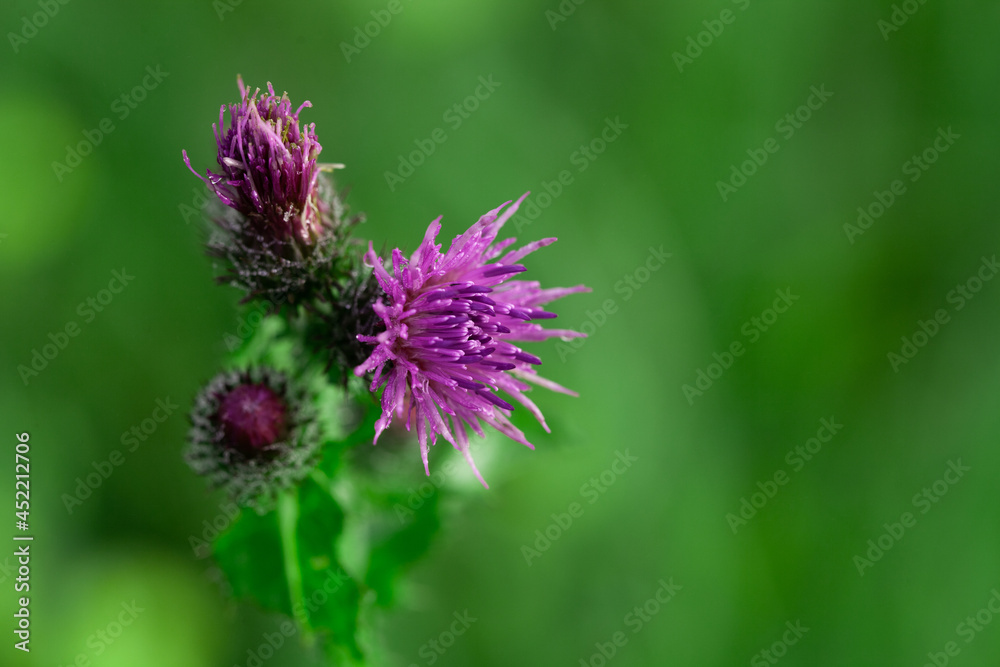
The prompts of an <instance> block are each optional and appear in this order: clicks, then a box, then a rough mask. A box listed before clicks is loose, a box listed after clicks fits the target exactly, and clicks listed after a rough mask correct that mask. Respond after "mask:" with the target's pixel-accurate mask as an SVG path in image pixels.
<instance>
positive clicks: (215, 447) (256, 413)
mask: <svg viewBox="0 0 1000 667" xmlns="http://www.w3.org/2000/svg"><path fill="white" fill-rule="evenodd" d="M191 424H192V427H191V431H190V433H189V436H188V440H189V444H188V450H187V452H186V454H185V458H186V459H187V462H188V463H189V464H190V466H191V468H192V469H194V471H195V472H196V473H198V474H200V475H205V476H206V477H208V479H209V483H210V484H211V485H212V487H216V488H217V487H223V488H225V489H226V490H227V491H228V492H229V494H230V495H231V496H232V497H233V499H234V500H236V501H237V502H238V503H240V504H242V505H250V506H254V507H256V508H257V509H259V510H264V509H267V508H268V507H269V506H270V504H271V502H273V500H274V498H275V496H276V494H277V492H278V491H280V490H281V489H282V488H285V487H287V486H290V485H292V484H294V483H295V482H297V481H299V480H300V479H302V478H303V477H305V476H306V474H308V472H309V470H310V468H311V467H312V464H313V463H314V462H315V458H316V455H317V451H318V446H319V438H318V435H317V430H318V429H317V426H316V423H315V419H314V412H313V409H312V407H311V406H310V401H309V400H308V397H307V396H306V394H305V392H304V391H300V390H298V389H296V388H295V387H294V386H292V385H291V384H290V383H289V381H288V380H287V379H286V377H285V376H284V375H283V374H282V373H279V372H277V371H274V370H272V369H269V368H254V369H251V370H245V371H228V372H224V373H221V374H219V375H217V376H216V377H215V378H214V379H213V380H212V381H211V382H209V383H208V385H206V386H205V388H204V389H202V391H201V393H200V394H199V395H198V397H197V399H196V400H195V404H194V407H193V408H192V410H191Z"/></svg>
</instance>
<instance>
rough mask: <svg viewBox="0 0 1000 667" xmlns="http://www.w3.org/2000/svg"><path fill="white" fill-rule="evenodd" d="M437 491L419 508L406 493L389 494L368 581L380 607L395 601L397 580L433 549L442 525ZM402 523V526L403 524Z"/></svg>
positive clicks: (371, 556)
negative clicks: (388, 509) (410, 503)
mask: <svg viewBox="0 0 1000 667" xmlns="http://www.w3.org/2000/svg"><path fill="white" fill-rule="evenodd" d="M438 497H439V493H438V492H435V493H434V494H433V495H431V496H430V497H429V498H427V499H426V500H425V501H424V502H423V504H422V505H420V507H419V508H417V509H411V508H410V507H409V506H408V505H407V504H406V503H407V498H408V496H407V495H406V494H404V493H399V494H392V495H390V496H387V501H388V502H389V503H391V507H392V512H391V515H386V516H384V517H383V519H384V521H383V524H382V528H383V532H382V535H381V536H380V537H379V538H377V539H375V540H373V543H372V547H371V554H370V558H369V563H368V572H367V573H366V575H365V584H366V585H367V586H368V587H369V588H371V589H372V590H374V591H375V593H376V596H377V597H376V601H377V602H378V604H379V605H380V606H389V605H391V604H392V603H393V602H394V601H395V597H396V595H395V589H396V581H397V579H398V578H399V577H400V576H401V575H402V573H403V572H404V570H406V569H407V568H408V567H409V566H410V565H412V564H413V563H414V562H416V561H417V560H419V559H420V558H421V557H422V556H423V555H424V554H426V553H427V551H428V550H429V549H430V546H431V544H433V541H434V535H435V534H436V533H437V531H438V529H439V528H440V526H441V521H440V518H439V516H438ZM400 526H401V527H400Z"/></svg>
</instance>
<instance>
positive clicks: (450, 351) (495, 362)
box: [355, 193, 589, 486]
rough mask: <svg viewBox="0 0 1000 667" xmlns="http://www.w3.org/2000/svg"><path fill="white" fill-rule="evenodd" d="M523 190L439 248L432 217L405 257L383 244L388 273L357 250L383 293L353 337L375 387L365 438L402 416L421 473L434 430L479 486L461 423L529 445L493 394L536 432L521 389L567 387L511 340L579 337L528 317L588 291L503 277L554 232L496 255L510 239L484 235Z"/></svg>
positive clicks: (493, 231)
mask: <svg viewBox="0 0 1000 667" xmlns="http://www.w3.org/2000/svg"><path fill="white" fill-rule="evenodd" d="M525 197H527V193H525V194H524V195H523V196H522V197H521V198H520V199H518V200H517V201H516V202H515V203H514V204H513V206H510V207H507V206H508V204H510V202H509V201H508V202H506V203H505V204H503V205H502V206H500V207H498V208H496V209H494V210H492V211H490V212H489V213H487V214H486V215H484V216H483V217H481V218H480V219H479V221H478V222H476V223H475V224H474V225H472V227H470V228H469V230H468V231H466V232H465V233H464V234H462V235H460V236H457V237H456V238H455V239H454V240H453V241H452V243H451V247H450V248H449V249H448V251H447V252H446V253H444V254H442V253H441V246H440V245H438V244H436V243H435V240H436V239H437V235H438V233H439V232H440V230H441V222H440V220H441V218H438V219H436V220H434V221H433V222H432V223H431V224H430V226H429V227H428V228H427V233H426V234H425V235H424V239H423V242H422V243H421V244H420V246H419V247H418V248H417V249H416V251H415V252H414V253H413V254H412V256H411V257H410V258H409V259H406V258H405V257H404V256H403V253H402V252H401V251H400V250H399V249H396V250H393V252H392V273H390V272H389V271H388V270H387V269H386V267H385V265H384V263H383V260H382V259H381V258H379V257H378V256H377V255H376V253H375V250H374V248H373V247H372V246H371V244H369V248H368V252H367V254H366V255H365V262H366V263H367V264H369V265H370V266H372V267H373V268H374V273H375V277H376V279H377V280H378V283H379V285H380V286H381V288H382V290H383V291H384V293H385V296H386V300H384V301H383V300H381V299H380V300H379V301H378V302H376V303H375V305H374V309H375V312H376V313H377V314H378V315H379V317H380V318H381V319H382V322H383V325H384V327H385V330H384V331H382V332H380V333H378V334H377V335H375V336H359V337H358V338H359V339H360V340H362V341H364V342H367V343H371V344H374V345H375V349H374V350H373V351H372V353H371V356H369V357H368V359H367V360H366V361H365V362H364V363H363V364H361V365H359V366H358V367H357V368H356V369H355V373H356V374H357V375H363V374H365V373H368V372H372V371H374V378H373V380H372V383H371V390H372V392H376V391H377V390H378V389H379V388H381V387H384V390H383V392H382V415H381V417H380V418H379V420H378V421H377V422H376V425H375V441H376V442H377V441H378V437H379V435H380V434H381V433H382V432H383V431H384V430H385V429H386V428H387V427H388V426H389V425H390V423H391V422H392V420H393V418H399V419H405V424H406V428H407V429H408V430H409V429H410V428H411V426H414V427H415V428H416V431H417V440H418V441H419V443H420V454H421V457H422V459H423V462H424V470H425V472H427V474H430V468H429V464H428V441H429V442H430V444H435V443H436V441H437V437H438V436H441V437H443V438H444V439H445V440H447V441H448V442H450V443H451V444H452V446H453V447H455V448H456V449H457V450H458V451H460V452H461V453H462V455H463V456H464V457H465V459H466V460H467V461H468V463H469V465H470V466H472V469H473V471H474V472H475V474H476V477H478V478H479V481H480V482H482V484H483V486H486V482H485V481H484V480H483V477H482V475H481V474H480V473H479V470H478V469H477V468H476V465H475V463H474V462H473V460H472V455H471V453H470V452H469V437H468V431H469V430H471V431H473V432H475V433H476V434H478V435H480V436H482V435H484V433H483V428H482V425H481V423H480V422H482V423H485V424H488V425H490V426H492V427H494V428H495V429H497V430H498V431H500V432H501V433H503V434H504V435H506V436H508V437H509V438H511V439H513V440H515V441H517V442H520V443H521V444H523V445H526V446H528V447H530V448H532V449H534V447H533V446H532V444H531V443H529V442H528V440H527V439H526V438H525V436H524V433H522V432H521V431H520V430H519V429H518V428H517V427H515V426H514V425H513V424H512V423H511V422H510V420H509V419H508V417H507V414H508V413H509V412H510V411H512V410H513V409H514V406H513V405H511V404H510V403H509V402H508V401H507V400H506V399H504V398H502V397H501V396H500V395H498V392H504V394H506V395H507V396H508V397H510V399H512V400H513V401H515V402H517V403H520V404H521V405H523V406H524V407H525V408H527V409H528V410H529V411H530V412H531V413H532V414H533V415H534V416H535V418H536V419H537V420H538V421H539V423H541V425H542V427H543V428H545V430H546V431H548V430H549V428H548V426H547V425H546V423H545V419H544V417H543V416H542V413H541V411H540V410H539V409H538V407H537V406H536V405H535V404H534V403H533V402H532V401H531V399H530V398H528V397H527V396H526V395H525V392H526V391H528V390H529V389H530V388H531V385H532V384H536V385H539V386H542V387H545V388H548V389H551V390H554V391H558V392H562V393H565V394H571V395H575V394H574V393H573V392H571V391H570V390H568V389H565V388H564V387H561V386H559V385H558V384H556V383H554V382H551V381H549V380H546V379H544V378H542V377H540V376H539V375H538V374H537V373H536V372H535V369H534V368H533V366H536V365H538V364H540V363H542V362H541V360H540V359H539V358H538V357H536V356H534V355H532V354H529V353H527V352H524V351H523V350H522V349H521V348H520V347H518V346H517V345H515V344H514V342H515V341H516V342H520V341H540V340H545V339H546V338H550V337H552V336H560V337H562V338H572V337H582V336H584V334H581V333H578V332H576V331H569V330H565V329H543V328H542V327H541V325H539V324H538V323H537V322H535V321H534V320H542V319H549V318H553V317H555V315H554V314H553V313H550V312H547V311H545V310H543V309H542V308H541V307H540V306H542V305H544V304H546V303H549V302H550V301H554V300H555V299H558V298H561V297H563V296H566V295H567V294H573V293H576V292H586V291H589V288H587V287H585V286H583V285H578V286H576V287H568V288H550V289H542V288H541V287H540V285H539V284H538V283H537V282H534V281H523V280H509V279H510V278H511V276H513V275H515V274H517V273H521V272H522V271H524V270H525V268H524V266H522V265H521V264H519V263H518V262H519V261H520V260H521V259H522V258H523V257H525V256H526V255H528V254H529V253H531V252H534V251H535V250H538V249H539V248H541V247H544V246H547V245H549V244H550V243H553V242H554V241H555V240H556V239H554V238H547V239H542V240H540V241H535V242H533V243H529V244H527V245H525V246H523V247H522V248H520V249H518V250H514V251H511V252H508V253H506V254H505V255H503V256H502V257H501V256H500V255H501V253H502V252H503V251H504V250H505V249H506V248H507V247H508V246H510V245H511V244H512V243H514V241H515V240H516V239H513V238H509V239H506V240H503V241H500V242H497V243H494V241H495V240H496V237H497V234H498V232H499V231H500V228H501V227H503V225H504V223H505V222H507V220H509V219H510V217H511V216H512V215H514V213H515V212H516V211H517V208H518V206H520V204H521V202H522V201H523V200H524V198H525ZM505 207H507V208H506V210H503V209H504V208H505ZM501 211H503V213H502V214H501ZM498 257H499V259H497V258H498ZM493 260H496V261H493ZM442 413H443V414H442Z"/></svg>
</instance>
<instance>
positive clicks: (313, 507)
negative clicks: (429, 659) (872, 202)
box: [294, 478, 361, 659]
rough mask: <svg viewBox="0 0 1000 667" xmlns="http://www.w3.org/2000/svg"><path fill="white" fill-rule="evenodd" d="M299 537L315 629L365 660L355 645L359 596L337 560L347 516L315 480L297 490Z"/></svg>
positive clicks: (302, 610) (308, 612) (305, 606)
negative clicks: (339, 539)
mask: <svg viewBox="0 0 1000 667" xmlns="http://www.w3.org/2000/svg"><path fill="white" fill-rule="evenodd" d="M298 500H299V505H298V510H299V513H298V522H297V524H296V526H295V537H296V543H297V550H298V565H299V573H300V576H301V586H302V600H301V603H300V604H301V605H302V607H297V608H296V609H295V610H294V611H295V616H296V618H300V617H303V616H304V617H305V618H307V619H308V624H309V626H311V627H312V628H314V629H317V630H325V631H327V632H328V635H327V637H326V639H327V641H328V642H330V643H333V644H334V645H337V646H341V647H343V648H344V649H346V650H347V652H348V653H349V654H350V655H351V656H352V657H354V658H357V659H360V658H361V649H360V647H359V646H358V642H357V631H358V613H359V610H360V602H361V593H360V591H359V589H358V584H357V582H356V581H354V579H352V578H351V577H350V575H349V574H348V573H347V571H346V570H345V569H344V567H343V565H342V564H341V563H340V561H339V560H338V558H337V555H336V542H337V537H338V536H339V535H340V533H341V532H342V531H343V528H344V512H343V510H342V509H341V508H340V505H338V504H337V502H336V501H335V500H334V499H333V497H332V496H331V495H330V491H329V489H327V488H324V487H323V486H321V485H320V484H319V483H317V482H316V481H315V480H314V479H312V478H307V479H306V480H305V481H304V482H303V483H302V485H301V486H300V487H299V498H298Z"/></svg>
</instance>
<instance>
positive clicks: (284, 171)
mask: <svg viewBox="0 0 1000 667" xmlns="http://www.w3.org/2000/svg"><path fill="white" fill-rule="evenodd" d="M237 82H238V84H239V88H240V102H239V103H237V104H230V105H228V109H229V116H230V124H229V127H228V129H226V127H225V114H226V109H227V106H226V105H222V107H221V108H220V110H219V122H218V124H213V125H212V128H213V130H214V132H215V139H216V143H217V144H218V155H217V159H218V163H219V166H220V168H221V170H220V171H219V172H218V173H216V172H213V171H210V170H209V171H207V172H206V176H201V175H200V174H198V173H197V172H196V171H195V170H194V168H193V167H191V160H190V159H189V158H188V155H187V152H186V151H183V156H184V162H185V164H187V166H188V169H190V170H191V171H192V172H193V173H194V174H195V176H198V178H200V179H201V180H202V181H203V182H204V183H205V185H206V186H208V188H209V189H210V190H212V192H214V193H215V195H216V196H217V198H218V202H216V206H215V210H214V211H213V214H212V216H211V217H212V219H213V221H214V222H215V224H216V225H217V226H218V229H219V231H220V232H221V233H219V234H216V235H214V236H213V238H212V239H211V240H210V241H209V243H208V249H209V253H210V254H212V255H214V256H216V257H222V258H225V259H227V260H228V262H229V265H230V270H229V273H228V274H227V275H224V276H221V277H220V278H219V280H220V282H228V283H230V284H232V285H234V286H236V287H239V288H241V289H243V290H244V291H246V293H247V298H263V299H265V300H268V301H270V302H271V303H272V304H275V305H278V304H284V303H295V302H300V301H305V300H308V299H309V298H310V297H311V296H313V295H314V294H315V293H316V292H318V291H322V290H324V289H326V288H327V287H329V286H331V285H333V284H335V283H336V282H337V281H338V280H339V278H341V277H343V274H345V272H347V270H348V266H347V264H348V263H349V260H347V259H346V256H347V255H348V254H350V253H347V252H346V248H347V246H348V245H349V244H350V243H351V241H349V239H348V236H349V231H350V228H351V227H352V226H353V225H354V224H356V223H357V222H359V221H360V220H361V216H354V217H350V218H348V217H347V207H346V206H345V204H344V202H343V200H342V199H341V197H340V196H339V195H338V193H337V191H336V189H335V187H334V184H333V180H332V178H331V177H330V176H329V174H327V173H326V172H330V171H332V170H333V169H335V168H337V167H341V166H343V165H335V164H321V163H320V162H318V159H319V154H320V151H321V150H322V146H320V144H319V141H318V140H317V138H316V127H315V125H314V124H313V123H309V124H307V125H306V124H303V125H300V123H299V114H300V113H301V112H302V110H303V109H305V108H306V107H310V106H312V105H311V104H310V103H309V102H303V103H302V104H301V105H299V107H298V108H297V109H295V110H294V111H293V109H292V103H291V101H290V100H289V99H288V95H287V94H283V95H282V96H281V97H278V96H277V95H275V93H274V87H273V86H272V85H271V84H270V83H268V84H267V93H266V94H263V95H262V94H261V91H260V89H259V88H257V89H255V90H254V91H253V92H252V94H251V91H250V89H249V88H247V87H246V86H244V85H243V80H242V79H240V78H237ZM227 207H228V208H227ZM345 262H346V263H345Z"/></svg>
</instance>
